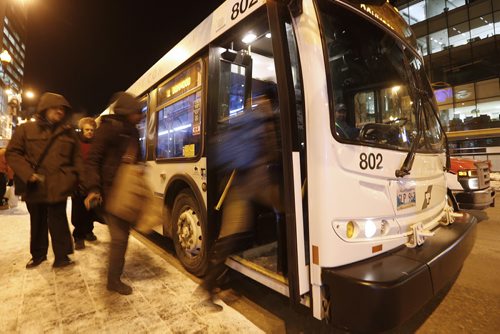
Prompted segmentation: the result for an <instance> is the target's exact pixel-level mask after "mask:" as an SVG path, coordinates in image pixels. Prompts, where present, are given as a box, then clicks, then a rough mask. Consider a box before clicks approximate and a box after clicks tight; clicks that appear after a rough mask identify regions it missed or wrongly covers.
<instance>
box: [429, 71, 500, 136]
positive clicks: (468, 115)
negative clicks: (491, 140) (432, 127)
mask: <svg viewBox="0 0 500 334" xmlns="http://www.w3.org/2000/svg"><path fill="white" fill-rule="evenodd" d="M434 96H435V97H436V102H437V104H438V107H439V111H440V112H439V113H440V119H441V122H442V124H443V126H444V127H445V130H446V131H462V130H474V129H484V128H498V127H500V82H499V79H498V78H496V79H490V80H484V81H479V82H476V83H468V84H465V85H460V86H455V87H447V88H444V89H438V90H435V91H434Z"/></svg>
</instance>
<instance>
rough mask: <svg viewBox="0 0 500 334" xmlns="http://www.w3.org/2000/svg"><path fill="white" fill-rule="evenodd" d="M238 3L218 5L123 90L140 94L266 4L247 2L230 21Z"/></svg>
mask: <svg viewBox="0 0 500 334" xmlns="http://www.w3.org/2000/svg"><path fill="white" fill-rule="evenodd" d="M239 2H240V0H230V1H226V2H224V3H223V4H222V5H220V6H219V8H217V9H216V10H215V11H214V12H213V13H212V14H210V16H208V17H207V18H206V19H205V20H203V21H202V22H201V23H200V24H199V25H198V26H197V27H196V28H195V29H194V30H192V31H191V32H190V33H189V34H188V35H187V36H186V37H184V38H183V39H182V40H181V41H180V42H179V43H177V45H175V46H174V47H173V48H172V49H171V50H170V51H169V52H167V54H165V55H164V56H163V57H162V58H161V59H160V60H158V61H157V62H156V64H154V65H153V66H152V67H151V68H150V69H149V70H148V71H147V72H146V73H144V74H143V75H142V76H141V77H140V78H139V79H138V80H137V81H136V82H135V83H134V84H132V86H130V87H129V89H128V90H127V92H129V93H131V94H133V95H135V96H139V95H141V94H143V93H144V92H146V91H147V90H148V89H149V88H150V87H153V86H154V85H155V84H156V83H158V82H159V81H160V80H162V79H163V78H164V77H165V76H166V75H167V74H169V73H171V72H172V71H173V70H175V69H176V68H177V67H178V66H179V65H181V64H182V63H184V62H185V61H186V60H188V59H189V58H190V57H192V56H193V55H194V54H195V53H197V52H198V51H200V50H201V49H202V48H204V47H206V46H207V45H208V44H209V43H210V42H211V41H213V40H214V39H215V38H217V37H218V36H220V35H221V34H223V33H224V32H226V31H227V30H229V29H230V28H231V27H233V26H234V25H236V24H237V23H238V22H240V21H241V20H243V19H244V18H245V17H247V16H248V15H249V14H251V13H253V12H254V11H255V10H257V9H258V8H260V7H261V6H263V5H264V4H265V3H266V2H265V0H253V1H251V3H252V6H249V7H248V8H247V9H246V10H245V12H244V13H240V14H239V15H238V16H237V17H236V19H234V20H233V19H232V18H231V14H232V8H233V6H234V4H235V3H239ZM249 2H250V1H249Z"/></svg>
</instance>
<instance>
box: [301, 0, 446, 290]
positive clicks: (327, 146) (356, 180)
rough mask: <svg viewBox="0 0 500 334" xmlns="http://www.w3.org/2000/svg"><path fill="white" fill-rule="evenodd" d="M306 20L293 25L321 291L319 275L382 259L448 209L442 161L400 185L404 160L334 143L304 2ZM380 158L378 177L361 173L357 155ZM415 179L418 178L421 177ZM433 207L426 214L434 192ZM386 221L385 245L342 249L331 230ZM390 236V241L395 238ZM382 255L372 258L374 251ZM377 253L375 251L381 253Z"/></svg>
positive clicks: (420, 160)
mask: <svg viewBox="0 0 500 334" xmlns="http://www.w3.org/2000/svg"><path fill="white" fill-rule="evenodd" d="M303 9H304V12H303V14H302V15H301V16H299V17H297V18H296V19H295V20H294V25H295V28H296V29H295V31H296V33H297V43H298V45H299V52H300V57H301V59H306V60H307V61H303V62H302V63H301V65H302V68H303V71H302V73H303V82H304V98H305V105H306V126H307V131H306V134H307V161H308V170H307V174H308V175H307V178H308V183H307V184H308V189H307V190H308V202H309V205H310V210H309V220H310V222H311V224H310V227H311V229H310V245H311V247H317V249H318V253H317V254H318V255H319V256H318V259H317V261H316V263H315V261H314V259H313V258H312V255H313V254H314V252H312V251H311V252H310V253H311V266H312V268H311V269H312V278H311V282H312V283H313V284H320V283H321V282H320V276H319V274H320V270H317V269H318V268H315V266H319V267H336V266H340V265H344V264H347V263H350V262H353V261H356V260H361V259H365V258H367V257H371V256H375V255H378V254H381V253H383V252H385V251H387V250H390V249H392V248H395V247H397V246H400V245H402V244H404V243H405V242H407V241H408V240H407V239H408V238H407V237H406V236H404V235H402V233H405V232H407V231H408V229H409V225H412V224H414V223H417V222H425V221H427V220H431V219H432V218H434V217H436V216H438V215H439V214H440V213H441V212H442V209H443V208H444V204H445V202H444V200H445V194H446V182H445V178H444V175H443V164H444V155H438V154H418V155H417V156H416V158H415V162H414V164H413V169H412V174H411V175H409V176H407V177H405V178H403V179H401V178H396V177H395V171H396V170H397V169H399V168H400V167H401V165H402V163H403V161H404V159H405V157H406V154H407V153H406V152H398V151H394V150H384V149H381V148H373V147H367V146H360V145H349V144H342V143H339V142H337V141H336V140H335V139H334V137H333V135H332V130H331V127H330V122H328V121H327V120H329V119H330V111H329V103H328V101H329V100H328V91H327V87H326V85H325V82H327V78H326V73H325V64H324V58H323V49H322V41H321V38H320V32H319V29H318V21H317V17H316V13H315V10H314V5H313V3H312V1H311V0H305V1H304V2H303ZM361 153H365V154H367V155H369V154H370V153H372V154H375V155H377V154H381V155H382V157H383V162H382V164H381V167H382V168H381V169H366V170H362V169H361V168H360V154H361ZM417 171H418V172H417ZM405 183H406V184H407V185H408V184H410V185H414V188H415V195H416V203H415V205H414V206H411V207H408V208H406V209H399V210H398V209H397V205H396V199H397V193H398V187H400V186H401V184H403V186H404V185H405ZM431 184H432V185H433V186H432V187H431V189H430V190H429V191H430V196H429V199H430V202H429V203H427V205H426V207H425V209H422V207H423V203H424V199H425V192H427V190H428V186H429V185H431ZM351 219H353V220H359V219H365V220H366V219H372V220H382V219H385V220H387V221H388V222H389V224H390V225H391V232H393V230H392V229H399V233H396V235H395V236H393V237H390V236H388V237H387V238H385V239H384V240H377V241H371V240H364V241H356V242H352V241H351V242H348V241H344V240H343V239H341V238H340V237H338V236H337V234H336V233H335V232H334V230H333V226H332V225H334V224H335V222H337V221H342V220H343V221H345V220H351ZM391 234H392V233H391ZM379 245H382V249H381V250H379V251H376V252H374V251H373V248H372V247H374V246H379ZM377 249H378V247H377Z"/></svg>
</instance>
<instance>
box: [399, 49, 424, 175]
mask: <svg viewBox="0 0 500 334" xmlns="http://www.w3.org/2000/svg"><path fill="white" fill-rule="evenodd" d="M403 65H404V68H405V70H406V73H407V75H408V81H409V87H410V91H411V94H412V95H413V100H414V101H415V103H416V106H417V107H416V108H417V109H416V114H417V115H416V121H417V135H416V136H415V138H414V139H413V142H412V143H411V147H410V151H409V152H408V154H407V155H406V158H405V161H404V162H403V165H402V166H401V168H399V169H396V177H404V176H406V175H409V174H410V171H411V168H412V167H413V161H414V160H415V154H416V152H417V148H418V145H419V144H420V138H421V137H422V132H423V126H422V125H423V124H422V114H423V112H422V110H423V109H424V106H423V102H422V100H423V99H422V96H423V95H424V94H425V96H427V92H426V91H424V90H422V89H420V88H419V87H417V83H416V82H415V74H416V73H414V71H413V70H412V68H411V66H410V63H409V61H408V57H407V56H406V55H405V54H404V52H403ZM417 77H418V76H417Z"/></svg>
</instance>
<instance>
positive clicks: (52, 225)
mask: <svg viewBox="0 0 500 334" xmlns="http://www.w3.org/2000/svg"><path fill="white" fill-rule="evenodd" d="M70 110H71V106H70V105H69V103H68V101H67V100H66V99H65V98H64V97H63V96H62V95H59V94H55V93H45V94H43V95H42V97H41V98H40V102H39V104H38V107H37V114H36V120H35V122H27V123H24V124H22V125H21V126H19V127H17V128H16V130H15V132H14V135H13V136H12V139H11V140H10V143H9V145H8V147H7V153H6V158H7V162H8V164H9V165H10V166H11V167H12V169H13V170H14V172H15V174H16V175H17V177H19V178H20V179H21V180H22V181H23V182H24V183H25V184H26V192H25V193H24V194H23V195H22V198H23V200H24V201H26V206H27V207H28V211H29V213H30V221H31V239H30V252H31V256H32V258H31V260H30V261H29V262H28V264H27V265H26V268H28V269H30V268H34V267H37V266H38V265H40V264H41V263H42V262H43V261H45V260H47V250H48V245H49V238H48V233H50V237H51V241H52V250H53V251H54V257H55V259H54V264H53V267H65V266H68V265H71V264H74V262H73V261H72V260H71V259H70V258H69V257H68V254H72V253H73V242H72V240H71V239H72V238H71V233H70V230H69V226H68V219H67V217H66V201H67V198H68V196H71V194H72V193H73V192H74V191H75V189H76V186H77V184H78V179H79V174H80V173H81V170H82V159H81V156H80V149H79V142H78V138H77V137H76V135H75V132H74V130H73V128H72V127H71V125H70V124H68V120H69V116H70ZM48 145H50V146H48ZM46 147H48V149H47V150H46V152H45V153H44V151H45V148H46ZM42 156H43V157H42ZM37 164H38V166H36V165H37Z"/></svg>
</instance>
